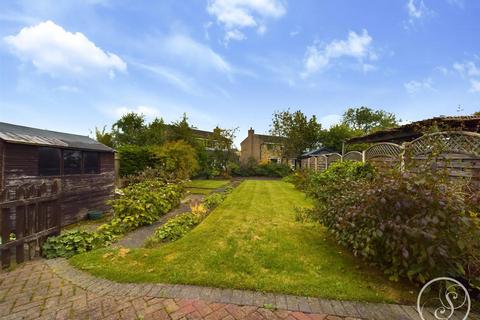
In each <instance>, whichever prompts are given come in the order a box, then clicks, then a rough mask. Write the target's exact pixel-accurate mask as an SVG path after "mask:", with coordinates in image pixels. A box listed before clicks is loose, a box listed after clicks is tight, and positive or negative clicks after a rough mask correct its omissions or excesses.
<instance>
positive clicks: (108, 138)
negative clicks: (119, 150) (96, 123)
mask: <svg viewBox="0 0 480 320" xmlns="http://www.w3.org/2000/svg"><path fill="white" fill-rule="evenodd" d="M106 128H107V126H104V127H103V129H102V131H100V130H99V129H98V128H95V139H96V140H97V141H98V142H100V143H103V144H104V145H106V146H108V147H110V148H113V147H114V141H113V135H112V133H111V132H106Z"/></svg>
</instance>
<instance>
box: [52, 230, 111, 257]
mask: <svg viewBox="0 0 480 320" xmlns="http://www.w3.org/2000/svg"><path fill="white" fill-rule="evenodd" d="M110 241H111V238H108V237H105V236H104V235H103V234H99V233H96V232H88V231H80V230H75V231H70V232H67V233H64V234H62V235H60V236H58V237H49V238H48V239H47V240H46V241H45V243H44V244H43V246H42V250H43V251H42V252H43V255H44V256H45V257H46V258H47V259H52V258H56V257H65V258H69V257H71V256H73V255H75V254H77V253H82V252H86V251H89V250H92V249H96V248H100V247H103V246H105V245H106V244H108V243H110Z"/></svg>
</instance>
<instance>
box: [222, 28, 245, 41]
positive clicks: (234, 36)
mask: <svg viewBox="0 0 480 320" xmlns="http://www.w3.org/2000/svg"><path fill="white" fill-rule="evenodd" d="M245 39H247V36H246V35H245V34H244V33H243V32H242V31H240V30H238V29H233V30H228V31H226V32H225V38H224V40H225V43H228V42H229V41H230V40H237V41H240V40H245Z"/></svg>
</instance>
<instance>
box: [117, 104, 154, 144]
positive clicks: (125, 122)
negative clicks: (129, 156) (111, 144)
mask: <svg viewBox="0 0 480 320" xmlns="http://www.w3.org/2000/svg"><path fill="white" fill-rule="evenodd" d="M145 130H146V125H145V116H144V115H143V114H137V113H135V112H130V113H127V114H125V115H123V116H122V117H121V118H120V119H119V120H118V121H117V122H115V123H114V124H113V126H112V134H113V137H114V141H115V144H116V145H117V146H123V145H128V144H135V145H142V144H144V143H145Z"/></svg>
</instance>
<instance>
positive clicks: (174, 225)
mask: <svg viewBox="0 0 480 320" xmlns="http://www.w3.org/2000/svg"><path fill="white" fill-rule="evenodd" d="M201 220H202V219H201V216H199V215H196V214H194V213H192V212H186V213H182V214H180V215H178V216H176V217H174V218H172V219H170V220H168V221H167V223H165V224H164V225H163V226H161V227H160V228H158V229H157V230H155V233H154V235H153V239H151V240H149V241H148V242H147V244H146V246H151V245H152V244H153V243H156V242H161V241H175V240H178V239H180V238H181V237H183V236H184V235H185V234H187V233H188V232H189V231H190V230H191V229H193V228H194V227H195V226H196V225H198V224H199V223H200V221H201Z"/></svg>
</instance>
